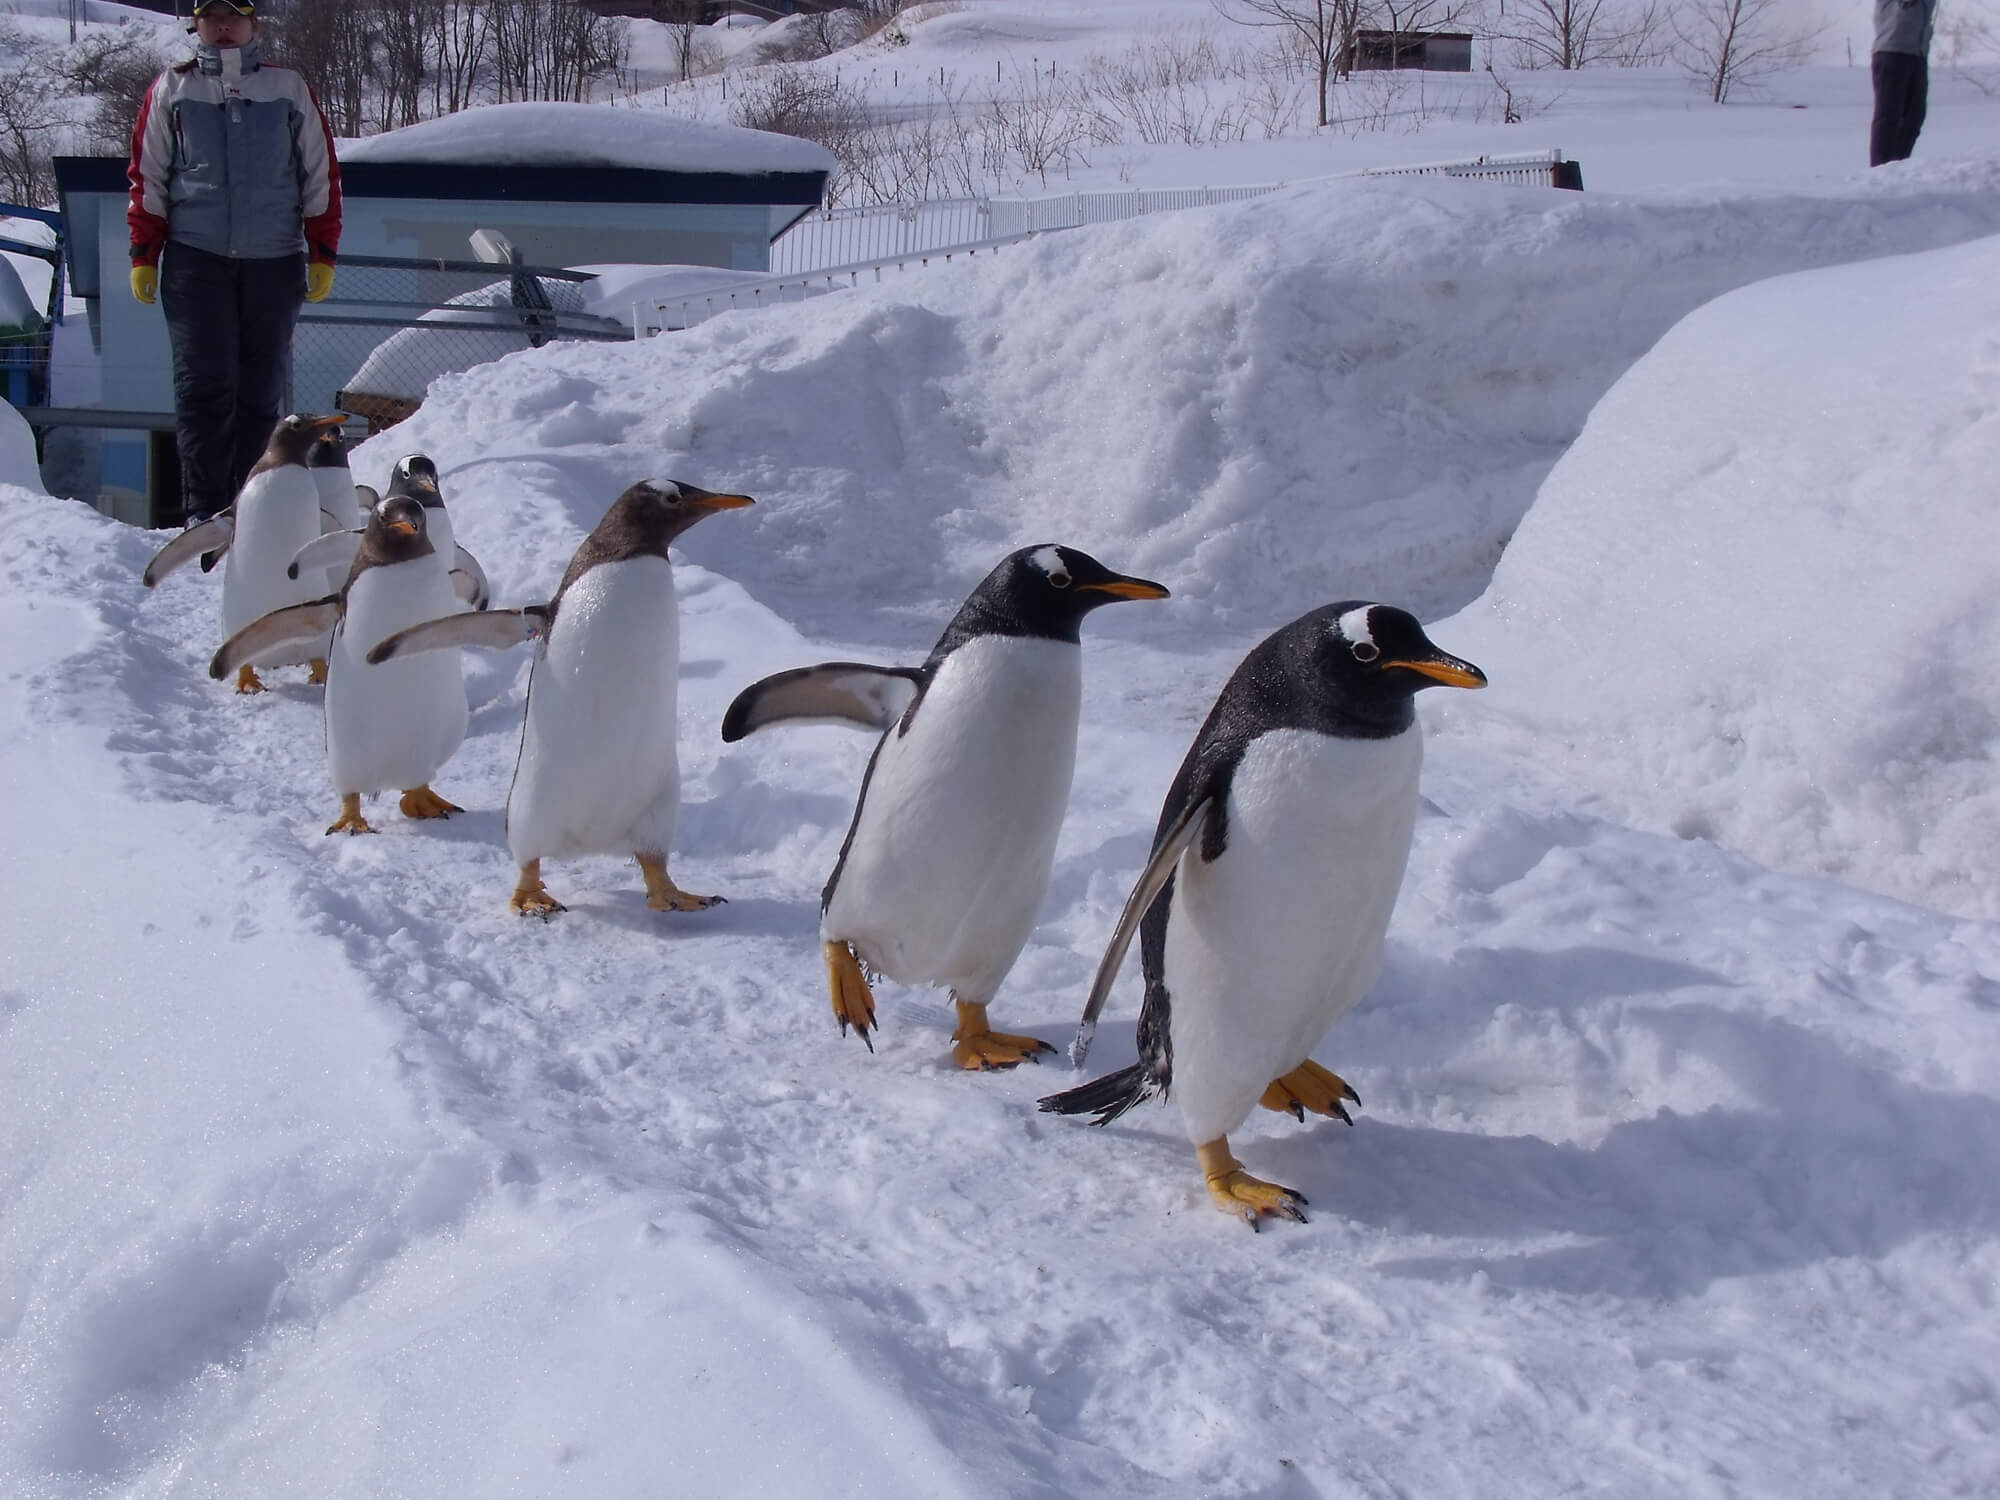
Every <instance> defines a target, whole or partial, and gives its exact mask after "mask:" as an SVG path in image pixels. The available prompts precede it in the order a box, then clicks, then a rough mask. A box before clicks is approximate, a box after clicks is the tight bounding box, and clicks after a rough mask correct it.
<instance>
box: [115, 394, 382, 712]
mask: <svg viewBox="0 0 2000 1500" xmlns="http://www.w3.org/2000/svg"><path fill="white" fill-rule="evenodd" d="M346 420H347V419H346V417H345V416H342V415H340V414H338V413H336V414H335V415H333V416H330V417H314V416H307V415H304V414H303V413H294V414H293V415H291V416H288V417H286V418H285V419H284V420H283V421H281V422H279V423H278V425H277V427H276V429H274V430H273V432H272V433H271V441H270V443H269V444H268V445H267V446H266V447H265V449H264V456H263V457H262V458H260V459H258V460H257V463H256V466H255V467H254V468H252V469H251V471H250V477H249V478H248V479H246V480H245V481H244V482H243V488H242V489H241V490H240V491H239V492H238V493H237V496H236V499H235V501H234V502H233V503H232V504H231V505H230V506H229V507H228V509H226V510H223V511H221V512H219V513H217V514H216V515H215V516H214V517H212V518H211V519H209V520H207V521H204V522H202V523H201V524H200V525H198V526H190V527H189V528H188V529H187V530H186V531H183V532H182V533H181V534H180V535H179V536H177V537H175V538H174V539H173V540H172V541H171V542H169V543H167V545H166V546H164V547H162V548H161V549H160V550H159V551H158V552H157V553H155V554H154V556H153V559H152V561H151V562H149V563H147V564H146V570H145V572H144V573H143V574H142V575H141V577H142V580H143V581H144V583H145V585H146V587H147V588H153V587H155V586H156V585H158V584H159V582H160V581H161V580H162V579H163V578H165V577H166V576H167V575H168V574H169V573H172V572H173V571H174V570H175V569H176V568H179V567H180V566H182V565H183V564H184V563H187V562H189V561H191V560H192V559H194V558H196V557H199V556H201V555H202V554H204V553H210V554H213V553H216V552H222V553H224V554H225V555H224V556H223V559H222V633H223V635H224V636H225V637H229V636H233V635H235V634H236V633H237V632H238V631H239V630H242V629H243V628H244V627H245V626H246V625H248V624H250V623H251V622H252V621H254V620H257V619H259V618H261V617H262V616H264V615H267V614H269V613H270V612H271V611H273V610H278V609H284V608H285V607H287V606H288V605H293V604H298V603H301V602H303V601H305V600H308V599H311V598H313V597H315V596H316V595H318V594H319V593H321V592H322V591H323V588H324V584H325V579H324V578H323V577H315V576H313V575H312V574H306V575H305V576H304V577H303V578H302V577H300V576H299V575H298V574H296V573H292V572H290V571H288V570H289V565H290V563H291V560H292V558H293V556H294V555H296V554H297V552H298V550H299V548H301V547H303V546H305V545H306V544H307V543H308V542H310V541H311V540H313V538H315V537H317V536H319V535H320V534H321V531H322V527H323V524H324V522H323V519H322V515H321V510H320V498H319V486H318V485H317V484H316V483H315V482H314V480H313V477H312V471H311V470H310V469H309V468H307V463H308V461H309V460H310V457H311V452H312V448H313V446H314V444H315V443H317V442H318V440H319V438H320V436H321V435H322V434H324V433H327V432H331V431H334V430H336V429H338V428H339V426H340V424H341V423H343V422H344V421H346ZM288 659H293V660H296V659H300V658H296V657H294V658H288ZM310 660H311V664H312V680H313V681H314V682H324V681H326V662H325V660H324V658H323V656H320V655H314V656H312V657H310ZM260 661H261V662H263V664H265V665H273V664H277V659H275V658H264V657H256V658H252V657H245V658H242V659H241V661H240V664H239V666H238V668H237V673H236V691H237V692H239V693H261V692H263V691H264V684H263V682H262V680H261V679H260V678H259V677H258V676H257V665H258V663H259V662H260Z"/></svg>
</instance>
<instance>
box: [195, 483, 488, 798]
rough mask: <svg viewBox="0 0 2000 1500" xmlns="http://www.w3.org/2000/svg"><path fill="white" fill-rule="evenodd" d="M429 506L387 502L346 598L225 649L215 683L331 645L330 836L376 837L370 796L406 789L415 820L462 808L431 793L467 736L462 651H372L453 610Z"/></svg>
mask: <svg viewBox="0 0 2000 1500" xmlns="http://www.w3.org/2000/svg"><path fill="white" fill-rule="evenodd" d="M425 514H426V513H425V510H424V507H423V506H422V505H421V504H419V503H418V502H417V501H415V500H412V499H408V498H404V497H399V498H393V499H386V500H384V501H383V502H382V503H381V504H380V505H379V506H377V507H376V509H375V512H374V514H373V515H372V516H370V518H369V521H368V530H367V532H366V533H365V534H364V535H363V537H362V541H361V551H360V554H359V555H358V556H357V557H356V558H355V560H354V566H353V570H352V571H351V572H349V574H348V575H347V583H346V586H345V587H344V588H342V590H341V591H340V592H339V593H338V594H334V595H331V596H329V597H327V598H324V599H315V600H313V601H312V602H310V603H307V604H297V605H293V606H291V607H290V608H288V609H281V610H277V611H274V612H273V613H271V614H268V615H265V616H264V617H263V618H262V619H260V620H257V621H255V622H254V623H252V624H251V625H249V626H247V627H245V628H244V629H242V630H240V631H238V632H237V633H236V634H235V635H233V636H231V637H230V638H229V640H228V641H226V642H224V644H223V647H222V649H221V650H220V651H218V652H216V654H215V660H214V661H213V662H211V663H210V664H209V669H208V670H209V675H210V676H211V677H217V678H220V677H222V676H224V675H225V674H227V673H228V672H230V671H231V670H233V669H234V668H235V666H236V664H237V663H238V662H239V661H245V660H249V659H251V658H252V657H256V656H260V655H261V654H263V653H265V652H267V651H271V650H274V649H283V648H284V647H286V646H287V645H296V643H298V642H300V641H311V640H319V639H323V638H326V637H327V636H328V635H329V634H330V635H331V640H332V653H331V657H330V660H329V666H328V671H327V683H326V762H327V770H328V771H329V773H330V774H331V775H332V778H333V786H334V790H335V791H336V792H338V793H339V794H340V816H339V818H337V819H336V820H335V821H334V824H333V826H332V827H330V828H328V829H327V832H328V833H373V832H374V831H375V830H374V829H372V828H371V827H369V825H368V820H367V819H366V818H364V817H363V816H362V814H361V799H362V797H363V796H365V795H367V794H368V793H371V792H378V791H383V790H400V791H401V792H402V794H403V796H402V802H401V806H402V809H403V812H404V814H405V815H406V816H408V817H412V818H444V817H449V816H450V815H451V814H453V813H455V812H460V811H463V809H461V808H460V807H458V806H457V805H456V804H454V803H451V802H447V801H446V800H445V799H444V798H443V797H440V796H439V795H438V794H437V793H436V792H434V791H432V790H431V785H430V782H431V778H432V777H433V776H435V775H436V774H437V773H438V770H439V768H441V767H442V766H443V765H444V763H445V762H446V761H448V760H450V759H451V757H452V756H453V755H454V754H456V753H457V751H458V747H459V745H460V744H462V743H463V742H464V740H465V727H466V720H467V704H466V698H465V679H464V677H463V675H462V674H461V672H460V670H459V662H458V653H457V652H456V651H445V652H438V653H434V654H431V655H426V656H422V657H417V658H415V659H413V660H409V661H397V662H388V663H385V664H383V665H380V666H377V665H374V664H372V663H370V662H369V661H368V660H367V652H368V648H369V647H371V646H373V645H374V644H375V643H376V642H378V641H380V640H382V639H384V638H385V637H388V636H391V635H394V634H395V633H396V632H397V631H399V630H404V629H407V628H408V627H409V626H411V625H415V624H419V623H421V622H422V621H425V620H430V619H435V618H436V617H437V616H438V615H439V614H441V613H443V612H444V611H446V610H449V609H450V608H451V607H452V595H451V587H450V585H449V584H447V583H446V582H445V578H444V574H443V573H442V572H441V571H440V570H439V568H438V567H437V563H436V560H435V558H433V557H432V555H431V545H430V541H429V539H428V538H427V537H426V536H425V534H424V517H425Z"/></svg>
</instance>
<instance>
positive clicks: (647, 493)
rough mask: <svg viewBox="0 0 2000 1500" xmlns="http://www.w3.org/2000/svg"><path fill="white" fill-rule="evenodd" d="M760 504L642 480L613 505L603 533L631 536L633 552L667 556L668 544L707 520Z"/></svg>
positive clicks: (688, 486)
mask: <svg viewBox="0 0 2000 1500" xmlns="http://www.w3.org/2000/svg"><path fill="white" fill-rule="evenodd" d="M756 503H757V502H756V501H754V500H752V499H751V498H750V497H749V496H748V495H722V494H717V493H716V492H715V491H713V490H705V489H702V488H701V487H700V486H699V485H693V484H683V483H681V481H679V480H678V479H642V480H640V481H639V482H638V483H637V484H635V485H633V486H632V487H631V488H630V489H629V490H627V491H626V492H625V493H624V494H622V495H620V496H619V497H618V498H617V499H616V500H615V501H613V502H612V505H611V509H610V511H609V512H607V513H606V515H605V518H604V524H603V526H600V528H599V529H600V531H602V530H605V529H606V528H615V529H618V530H621V531H622V532H625V533H627V534H628V540H629V541H630V543H631V547H630V549H629V550H631V551H635V552H636V551H658V552H661V553H664V552H665V551H666V548H667V543H669V542H671V541H672V540H673V539H674V538H675V537H677V536H679V535H680V534H681V533H682V532H683V531H686V530H687V529H688V527H690V526H692V525H694V523H695V522H697V521H699V520H700V519H701V518H702V517H703V516H712V515H714V514H715V513H716V512H717V511H719V510H741V509H743V507H744V506H746V505H755V504H756Z"/></svg>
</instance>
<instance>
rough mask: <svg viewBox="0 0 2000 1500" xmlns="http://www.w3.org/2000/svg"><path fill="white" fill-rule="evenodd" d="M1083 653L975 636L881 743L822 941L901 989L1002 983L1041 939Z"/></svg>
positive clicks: (984, 987)
mask: <svg viewBox="0 0 2000 1500" xmlns="http://www.w3.org/2000/svg"><path fill="white" fill-rule="evenodd" d="M1082 697H1083V653H1082V650H1081V649H1080V648H1079V647H1078V646H1077V645H1076V644H1074V643H1073V642H1063V641H1052V640H1046V639H1025V638H1020V637H1012V636H997V635H996V636H981V637H979V638H977V639H975V640H972V641H969V642H967V643H966V644H965V645H963V646H960V647H959V648H958V649H957V650H955V651H953V652H952V653H951V654H950V655H949V656H947V657H946V658H945V659H944V661H943V662H942V663H941V664H940V665H939V667H938V670H937V673H936V675H935V676H934V677H933V678H932V680H931V683H930V686H929V687H928V688H927V689H926V690H925V693H924V696H923V699H922V701H921V702H920V703H919V704H918V706H917V709H916V713H915V715H914V716H913V717H912V719H911V720H910V723H909V729H908V732H907V733H901V732H899V731H898V729H891V730H890V731H889V732H888V734H887V735H886V736H884V738H883V741H882V745H881V749H880V752H879V754H878V755H877V757H876V760H875V768H874V772H873V774H872V775H871V776H870V777H869V779H868V784H867V786H866V788H865V789H864V790H863V793H862V799H861V805H860V807H859V808H858V809H857V811H856V814H855V821H854V826H853V829H852V831H851V832H850V834H849V842H848V847H847V850H846V853H845V855H844V857H843V859H842V862H841V866H840V870H839V873H838V875H837V876H836V878H835V881H834V887H833V891H832V894H831V897H830V899H829V900H828V902H827V906H826V911H825V913H824V915H823V917H822V919H821V923H820V931H821V934H822V936H823V937H825V938H828V939H837V938H844V939H846V940H847V941H848V942H850V943H852V944H853V945H854V947H855V950H856V951H857V952H858V953H859V954H860V955H861V957H862V959H863V960H864V961H865V962H866V963H868V964H870V965H871V966H873V967H874V968H876V969H878V970H880V971H881V972H882V973H884V974H887V975H889V976H890V977H891V978H893V979H899V980H902V981H904V982H906V983H928V984H937V985H945V986H949V987H950V988H951V989H953V990H954V991H956V992H957V993H958V995H959V996H960V997H961V998H963V999H967V1000H985V999H986V998H988V997H989V996H991V994H992V993H993V991H994V990H996V989H998V988H999V985H1000V981H1001V980H1002V979H1004V978H1005V977H1006V974H1007V971H1008V969H1010V968H1011V967H1013V963H1014V959H1015V958H1016V957H1017V956H1018V955H1019V953H1020V951H1021V948H1022V946H1023V945H1024V944H1026V942H1027V940H1028V937H1029V934H1030V933H1031V932H1032V931H1033V929H1034V921H1035V915H1036V912H1037V910H1038V909H1039V908H1040V906H1041V902H1042V896H1043V894H1044V892H1046V890H1047V889H1048V881H1049V869H1050V866H1051V865H1052V863H1053V862H1054V859H1055V848H1056V836H1057V835H1058V834H1059V833H1060V832H1061V830H1062V819H1063V812H1064V809H1065V808H1066V807H1067V805H1068V802H1069V789H1070V779H1071V776H1072V775H1073V773H1074V771H1075V767H1076V730H1077V717H1078V712H1079V709H1080V707H1081V703H1082Z"/></svg>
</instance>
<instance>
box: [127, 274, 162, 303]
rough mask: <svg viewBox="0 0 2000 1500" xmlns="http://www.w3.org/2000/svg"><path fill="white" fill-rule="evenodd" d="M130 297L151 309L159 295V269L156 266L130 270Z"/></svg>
mask: <svg viewBox="0 0 2000 1500" xmlns="http://www.w3.org/2000/svg"><path fill="white" fill-rule="evenodd" d="M132 295H133V296H134V297H136V298H138V299H139V301H141V302H143V303H145V304H146V306H148V307H151V306H152V305H153V303H154V302H155V301H156V300H157V299H158V297H159V295H160V268H159V267H158V266H134V267H133V268H132Z"/></svg>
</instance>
